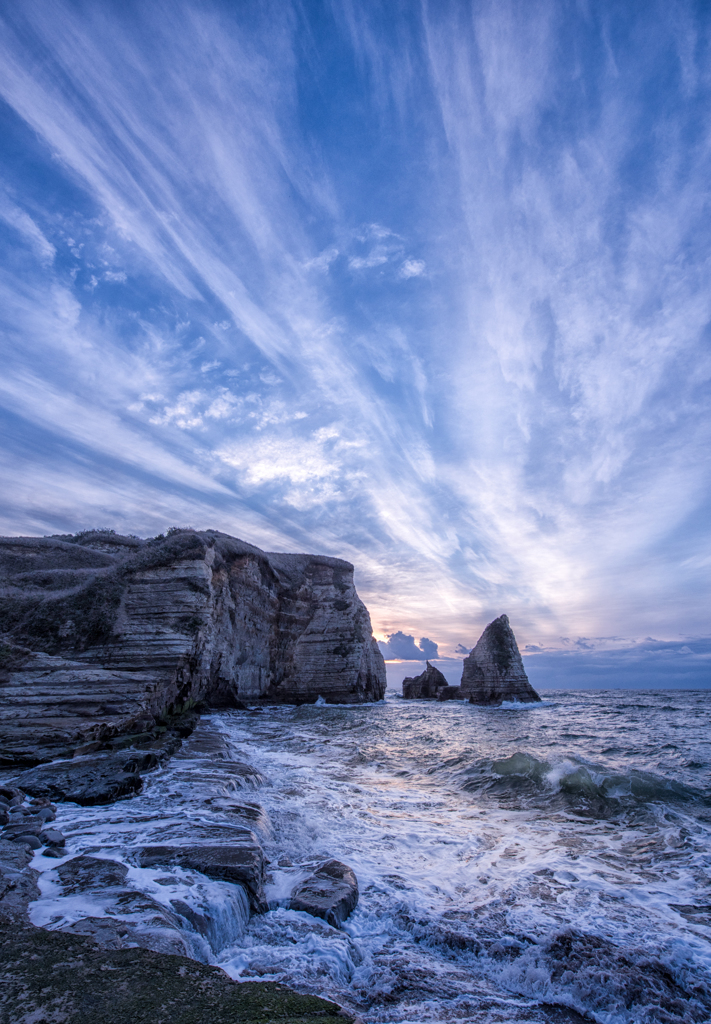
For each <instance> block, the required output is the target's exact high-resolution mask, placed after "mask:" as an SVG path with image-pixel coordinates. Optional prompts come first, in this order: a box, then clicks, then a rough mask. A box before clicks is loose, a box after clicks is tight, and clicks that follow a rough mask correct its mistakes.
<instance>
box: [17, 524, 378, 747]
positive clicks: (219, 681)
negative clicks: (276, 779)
mask: <svg viewBox="0 0 711 1024" xmlns="http://www.w3.org/2000/svg"><path fill="white" fill-rule="evenodd" d="M385 685H386V680H385V663H384V661H383V656H382V654H381V653H380V650H379V649H378V646H377V644H376V642H375V640H374V639H373V635H372V631H371V624H370V617H369V615H368V611H367V609H366V607H365V605H364V604H363V603H362V601H361V600H360V598H359V597H358V595H357V593H356V590H355V586H354V582H353V566H352V565H351V564H350V563H349V562H346V561H343V560H342V559H339V558H330V557H327V556H322V555H309V554H280V553H273V552H269V553H268V552H264V551H261V550H260V549H259V548H257V547H255V546H254V545H252V544H248V543H246V542H244V541H241V540H238V539H236V538H234V537H230V536H227V535H226V534H223V533H219V532H217V531H214V530H207V531H196V530H174V531H169V534H168V536H159V537H154V538H151V539H148V540H141V539H139V538H136V537H123V536H119V535H117V534H114V533H111V532H110V531H103V530H102V531H90V532H85V533H81V534H77V535H75V536H63V537H4V538H0V702H1V703H2V712H3V713H2V721H1V722H0V764H3V763H4V764H6V765H11V764H18V765H27V766H32V765H36V764H40V763H42V762H44V761H49V760H52V759H53V758H57V757H68V756H76V755H77V754H80V755H81V754H89V753H91V752H92V751H93V750H97V749H99V748H100V747H104V748H106V746H107V745H108V746H111V744H112V743H114V745H115V743H116V739H117V738H121V737H123V738H124V739H125V740H126V742H135V741H136V739H140V738H143V740H145V741H148V740H150V739H151V738H155V737H156V735H157V734H159V733H161V732H168V733H170V731H171V728H172V727H173V726H174V725H175V721H176V716H179V715H180V714H181V713H183V712H185V710H186V709H189V708H191V707H192V706H194V705H196V704H198V703H199V702H206V703H207V704H209V705H210V706H212V707H235V706H237V707H239V706H241V705H242V704H244V703H245V702H250V703H251V702H257V701H264V702H269V703H289V704H300V703H308V702H314V701H315V700H317V699H318V698H319V697H323V698H324V700H325V701H326V702H327V703H338V704H358V703H364V702H367V701H376V700H381V699H382V698H383V696H384V693H385ZM178 731H179V729H178Z"/></svg>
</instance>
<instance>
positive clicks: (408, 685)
mask: <svg viewBox="0 0 711 1024" xmlns="http://www.w3.org/2000/svg"><path fill="white" fill-rule="evenodd" d="M426 665H427V668H426V669H425V671H424V672H422V673H421V674H420V675H419V676H408V677H407V678H406V679H403V681H402V695H403V697H404V698H405V700H423V699H424V700H437V699H438V697H439V694H440V693H441V692H442V690H444V689H446V688H447V687H448V686H449V683H448V682H447V679H446V678H445V676H443V675H442V673H441V672H440V670H439V669H438V668H435V667H434V665H430V663H429V661H428V662H426Z"/></svg>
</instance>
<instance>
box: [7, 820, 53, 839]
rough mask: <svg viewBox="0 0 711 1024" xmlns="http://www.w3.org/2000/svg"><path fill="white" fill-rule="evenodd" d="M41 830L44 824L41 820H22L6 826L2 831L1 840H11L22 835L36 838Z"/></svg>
mask: <svg viewBox="0 0 711 1024" xmlns="http://www.w3.org/2000/svg"><path fill="white" fill-rule="evenodd" d="M43 828H44V822H43V821H42V820H37V819H32V818H22V819H20V821H17V822H12V823H11V824H10V825H6V826H5V828H4V829H3V830H2V838H3V839H9V840H13V839H15V838H16V837H17V836H22V835H30V836H38V835H39V834H40V832H41V831H42V829H43Z"/></svg>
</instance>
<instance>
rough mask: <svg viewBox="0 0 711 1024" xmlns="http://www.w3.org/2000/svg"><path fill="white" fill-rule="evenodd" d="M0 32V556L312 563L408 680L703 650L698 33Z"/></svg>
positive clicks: (277, 21)
mask: <svg viewBox="0 0 711 1024" xmlns="http://www.w3.org/2000/svg"><path fill="white" fill-rule="evenodd" d="M2 19H3V22H4V26H3V27H4V33H3V36H2V39H3V41H2V43H0V57H1V58H2V59H1V60H0V94H1V95H2V97H3V99H4V102H5V104H6V108H5V109H4V113H3V117H4V118H5V121H4V124H5V125H6V135H7V137H8V138H9V139H11V140H12V145H11V146H9V147H8V154H9V155H8V159H7V161H6V163H5V166H4V169H3V172H2V182H0V185H2V188H0V241H1V242H2V245H3V246H4V249H3V252H4V254H5V257H6V258H5V259H4V260H3V266H4V268H5V269H4V270H3V272H2V276H1V277H0V293H1V294H0V297H1V298H2V299H3V303H2V308H3V314H2V329H3V352H4V358H5V367H6V373H5V375H4V377H3V380H2V383H1V384H0V406H1V407H2V409H4V414H5V416H6V418H7V423H8V425H9V427H8V429H9V430H10V435H11V440H10V441H9V442H8V447H7V451H6V456H5V457H6V470H7V472H8V474H9V475H10V477H11V478H12V479H13V480H14V481H15V483H16V485H18V486H19V482H20V481H22V479H23V467H24V473H25V474H26V478H27V479H28V480H29V479H32V478H35V479H37V480H38V481H42V485H41V487H39V488H38V490H37V493H36V496H35V497H31V496H30V490H31V489H28V488H27V487H25V486H19V490H18V491H17V492H16V493H17V494H18V495H19V494H22V495H24V497H23V498H22V500H20V499H19V497H18V498H17V500H10V499H6V508H5V511H4V513H3V515H4V522H5V523H6V524H7V525H6V527H5V529H6V530H8V531H9V532H22V531H23V530H28V531H30V532H35V531H36V530H40V531H43V530H45V529H52V525H51V524H52V523H56V526H57V529H58V530H59V529H61V530H63V531H64V530H66V529H69V528H71V524H72V522H75V523H76V525H77V528H78V527H80V526H81V527H84V526H86V525H91V524H89V523H87V521H86V515H87V513H86V512H85V511H84V507H85V506H86V508H90V509H92V510H97V511H96V514H97V515H99V513H100V512H101V515H102V525H107V526H117V527H121V528H125V529H129V530H132V531H134V532H141V530H153V529H154V528H156V529H157V528H161V529H162V528H164V527H165V526H169V525H172V524H173V522H174V521H175V519H177V518H183V519H186V520H191V521H193V522H194V524H195V525H201V524H204V525H215V524H218V525H219V526H220V527H221V528H223V529H229V530H232V531H233V532H237V533H240V532H243V533H244V532H247V531H246V528H248V529H249V530H251V531H254V532H253V533H252V534H250V536H249V539H253V540H255V541H256V542H257V543H268V544H278V545H279V546H283V547H286V548H288V547H291V548H297V549H298V548H301V549H303V548H312V549H321V550H324V551H329V552H332V553H334V554H342V555H344V556H345V557H348V558H351V559H352V560H353V561H354V562H355V563H356V564H357V566H358V571H359V585H360V587H361V590H362V591H363V594H364V597H365V598H366V600H367V602H368V604H369V607H370V609H371V612H372V614H373V618H374V622H375V624H376V627H377V629H378V630H379V631H380V633H381V634H383V635H384V634H392V635H396V634H398V633H403V635H407V636H410V635H420V634H421V633H424V632H427V634H428V636H432V637H434V641H435V642H436V643H438V644H439V649H440V651H441V652H442V653H443V654H444V655H446V656H453V655H454V654H455V650H456V645H458V644H459V645H461V644H464V645H465V646H467V645H469V646H472V645H473V643H474V642H475V640H476V638H477V636H478V635H479V634H480V632H481V629H482V628H483V626H484V625H485V624H486V622H487V621H489V620H490V619H491V618H493V617H494V616H495V615H496V614H499V613H500V612H502V611H507V612H508V613H509V615H510V616H511V618H512V620H513V621H514V624H515V628H516V631H517V635H518V636H519V639H520V640H521V641H522V643H523V644H525V643H528V644H530V645H532V647H540V648H541V649H544V648H545V650H546V652H547V653H546V655H545V656H546V657H548V656H549V653H550V651H549V649H550V648H552V647H556V646H557V647H558V648H561V649H564V648H565V645H564V644H562V642H561V641H560V639H559V638H560V637H561V636H566V635H573V636H585V635H588V636H591V635H592V636H601V635H613V634H620V635H625V636H640V635H647V634H650V633H652V634H655V635H656V634H657V633H662V634H663V635H664V636H666V637H668V638H671V637H672V636H674V635H676V634H680V633H688V632H695V633H700V632H703V629H704V628H706V625H707V624H705V613H704V611H703V608H704V606H705V603H707V599H708V596H709V594H708V582H707V580H706V575H707V574H706V573H705V567H706V566H707V565H708V562H709V559H711V547H710V546H709V540H708V532H707V530H706V528H705V525H704V514H703V510H704V508H705V506H706V503H707V502H708V492H709V476H710V474H709V469H708V461H707V459H705V457H704V452H705V451H707V450H708V445H709V442H710V441H711V437H709V418H708V390H709V381H710V380H711V356H710V355H709V349H708V333H707V332H708V329H709V328H708V325H709V322H710V321H711V298H709V296H711V288H709V264H708V259H707V255H706V253H707V252H708V243H709V240H710V239H709V224H710V221H709V216H708V199H707V186H706V182H707V181H708V175H709V170H711V168H709V151H710V150H709V145H708V141H709V133H708V117H707V114H706V113H705V111H706V110H707V109H708V101H709V99H711V97H710V96H709V91H710V83H709V80H708V76H707V75H706V74H705V70H704V69H705V66H706V59H707V57H708V52H707V51H708V38H709V27H710V25H709V18H708V17H707V16H706V14H705V13H704V12H701V13H700V12H699V10H698V9H697V8H696V7H694V6H693V5H691V4H687V3H684V2H680V3H679V4H677V5H674V7H673V8H668V6H665V5H662V4H658V5H654V4H653V5H652V7H651V8H650V9H649V10H647V11H645V12H644V16H642V13H641V12H634V11H631V10H630V11H621V10H620V9H619V7H618V6H617V5H614V4H612V3H602V4H599V5H596V6H595V9H594V10H591V11H590V12H588V14H585V13H584V12H582V11H578V10H577V9H573V8H571V7H570V6H569V5H566V4H563V3H561V2H557V0H542V2H536V3H531V4H526V5H525V17H524V16H523V14H522V9H521V4H520V3H517V2H513V0H512V2H497V3H487V2H483V0H482V2H481V3H477V4H474V5H472V4H465V3H461V2H458V0H445V2H443V3H438V4H436V5H434V4H428V3H425V4H424V5H422V6H421V7H412V8H408V9H405V8H402V9H400V8H392V9H390V8H388V9H386V8H385V7H378V6H377V5H368V6H366V7H363V6H360V5H352V4H343V5H341V6H340V7H339V8H338V10H335V9H334V10H331V8H329V7H328V5H324V6H322V5H321V4H320V3H313V4H307V5H305V6H304V5H296V4H294V5H291V4H289V3H280V4H269V3H267V4H265V5H261V6H260V7H258V8H256V7H255V8H254V9H252V8H249V10H248V9H247V8H235V7H234V6H233V5H229V4H224V3H219V2H214V3H206V4H196V3H191V2H178V3H173V4H170V5H168V4H163V3H162V2H160V0H151V2H149V3H146V4H142V5H140V7H139V6H136V7H130V10H129V9H124V8H123V7H122V6H121V5H118V4H113V3H108V4H105V5H102V6H101V7H91V6H86V7H85V6H82V5H75V4H70V3H68V2H64V0H58V2H57V3H55V4H52V5H47V4H45V3H40V2H32V0H30V2H28V3H26V4H23V5H22V6H21V7H13V8H7V9H6V10H5V11H4V12H3V15H2ZM662 81H663V83H664V84H663V87H662V86H661V85H660V82H662ZM13 154H16V155H17V154H19V155H18V156H17V157H15V156H13ZM10 435H9V436H10ZM57 466H64V467H65V468H66V473H67V476H66V481H69V480H70V481H72V484H71V486H69V485H68V484H67V482H66V481H65V482H64V483H63V482H62V480H61V478H60V474H58V472H57ZM82 466H83V467H84V468H83V469H82ZM102 481H103V483H102ZM131 481H134V483H135V486H140V487H141V488H142V489H143V490H144V492H145V495H146V498H145V501H144V502H142V503H135V502H134V501H133V499H132V498H131V497H130V490H131ZM102 486H106V488H107V499H106V502H105V503H104V504H102V502H101V500H100V498H99V495H100V490H101V487H102ZM72 494H74V496H75V497H74V500H73V499H72ZM171 507H174V508H175V509H176V515H175V516H173V515H171V514H170V509H171ZM53 509H54V511H53ZM102 509H104V511H101V510H102ZM191 509H192V510H193V511H192V512H191ZM230 510H232V511H230ZM178 511H179V512H180V515H179V516H178V515H177V512H178ZM53 517H54V518H53ZM40 524H42V525H40ZM403 631H405V632H403ZM408 631H409V632H408ZM413 643H414V641H413ZM534 653H535V652H533V651H532V654H531V657H533V656H534ZM535 656H536V657H538V656H539V655H538V654H535ZM540 657H543V654H541V655H540Z"/></svg>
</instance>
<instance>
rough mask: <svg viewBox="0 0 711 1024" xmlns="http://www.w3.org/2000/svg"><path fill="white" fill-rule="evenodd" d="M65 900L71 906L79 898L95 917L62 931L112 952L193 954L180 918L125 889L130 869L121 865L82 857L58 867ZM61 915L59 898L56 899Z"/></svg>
mask: <svg viewBox="0 0 711 1024" xmlns="http://www.w3.org/2000/svg"><path fill="white" fill-rule="evenodd" d="M55 871H56V874H57V877H58V879H59V882H60V885H61V889H62V897H66V898H68V899H69V901H70V903H71V904H72V905H73V903H74V900H75V898H76V897H77V896H79V897H81V900H82V903H83V904H84V905H85V906H86V907H87V908H88V909H90V908H91V907H92V906H95V907H96V908H97V913H96V914H91V913H88V914H87V916H86V917H82V918H81V919H80V920H78V921H74V922H72V923H71V924H66V925H63V926H61V928H62V931H67V932H71V933H73V934H77V935H89V936H91V937H92V938H93V939H94V940H95V941H96V942H98V943H99V944H101V945H102V946H105V947H106V948H108V949H121V948H123V947H125V946H129V945H138V946H141V947H142V948H144V949H153V950H156V951H157V952H160V953H178V954H181V955H186V954H187V955H190V953H191V949H190V944H189V941H188V939H187V937H186V935H185V934H184V932H183V930H182V927H181V921H180V918H179V917H178V916H177V915H175V914H173V913H171V911H170V910H168V909H167V908H166V907H164V906H163V905H162V904H160V903H158V902H157V901H156V900H154V899H153V898H152V897H151V896H149V895H147V894H146V893H143V892H139V891H138V890H136V889H132V888H131V887H130V886H129V885H128V884H127V876H128V869H127V868H126V866H125V865H124V864H120V863H118V862H117V861H112V860H104V859H103V858H100V857H92V856H90V855H88V854H84V855H82V856H80V857H74V858H73V859H72V860H68V861H65V862H64V863H63V864H60V865H59V866H58V867H57V868H55ZM56 907H57V912H58V913H60V912H61V898H59V899H57V900H56Z"/></svg>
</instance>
